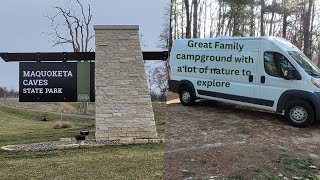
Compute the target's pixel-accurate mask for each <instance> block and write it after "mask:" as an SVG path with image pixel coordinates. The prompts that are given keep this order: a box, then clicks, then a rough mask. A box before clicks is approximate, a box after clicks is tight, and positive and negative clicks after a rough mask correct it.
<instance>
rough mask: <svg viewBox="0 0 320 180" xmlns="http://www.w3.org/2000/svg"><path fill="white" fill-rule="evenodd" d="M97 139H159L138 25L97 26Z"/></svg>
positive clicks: (95, 27)
mask: <svg viewBox="0 0 320 180" xmlns="http://www.w3.org/2000/svg"><path fill="white" fill-rule="evenodd" d="M94 29H95V38H96V60H95V62H96V63H95V90H96V92H95V94H96V102H95V104H96V139H97V140H128V139H129V140H130V139H131V140H134V139H153V138H156V137H157V132H156V126H155V121H154V114H153V109H152V104H151V98H150V93H149V90H148V85H147V78H146V73H145V69H144V62H143V58H142V52H141V47H140V38H139V26H137V25H96V26H94Z"/></svg>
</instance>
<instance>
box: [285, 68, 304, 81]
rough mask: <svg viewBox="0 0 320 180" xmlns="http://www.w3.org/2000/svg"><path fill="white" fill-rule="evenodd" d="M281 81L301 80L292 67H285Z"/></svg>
mask: <svg viewBox="0 0 320 180" xmlns="http://www.w3.org/2000/svg"><path fill="white" fill-rule="evenodd" d="M283 79H286V80H301V76H300V74H299V73H298V71H297V70H296V69H294V68H293V67H286V68H285V70H284V72H283Z"/></svg>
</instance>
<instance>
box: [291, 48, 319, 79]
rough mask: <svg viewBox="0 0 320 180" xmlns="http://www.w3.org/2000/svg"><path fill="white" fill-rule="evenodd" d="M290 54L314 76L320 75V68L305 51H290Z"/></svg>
mask: <svg viewBox="0 0 320 180" xmlns="http://www.w3.org/2000/svg"><path fill="white" fill-rule="evenodd" d="M288 53H289V55H290V56H291V57H292V58H293V59H294V60H295V61H296V62H297V63H298V64H299V65H300V66H301V67H302V68H303V69H304V70H305V71H306V73H308V74H309V75H310V76H312V77H320V69H319V68H318V67H317V66H316V65H314V64H313V63H312V62H311V60H310V59H309V58H308V57H307V56H305V55H304V54H303V53H301V52H298V51H288Z"/></svg>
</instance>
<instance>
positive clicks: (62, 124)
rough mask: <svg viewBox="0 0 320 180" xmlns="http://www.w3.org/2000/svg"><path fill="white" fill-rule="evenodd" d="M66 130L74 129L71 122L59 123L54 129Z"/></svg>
mask: <svg viewBox="0 0 320 180" xmlns="http://www.w3.org/2000/svg"><path fill="white" fill-rule="evenodd" d="M66 128H72V125H71V124H70V123H69V122H57V123H56V124H55V125H54V126H53V129H66Z"/></svg>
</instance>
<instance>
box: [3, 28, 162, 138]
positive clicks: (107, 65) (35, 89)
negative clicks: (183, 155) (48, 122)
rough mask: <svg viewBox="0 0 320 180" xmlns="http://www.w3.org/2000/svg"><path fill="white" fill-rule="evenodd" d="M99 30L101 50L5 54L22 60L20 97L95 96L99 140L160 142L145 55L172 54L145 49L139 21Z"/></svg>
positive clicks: (152, 57)
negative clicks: (142, 46)
mask: <svg viewBox="0 0 320 180" xmlns="http://www.w3.org/2000/svg"><path fill="white" fill-rule="evenodd" d="M94 29H95V45H96V48H95V49H96V52H51V53H0V57H1V58H2V59H3V60H4V61H6V62H20V72H19V73H20V92H19V93H20V97H19V98H20V101H28V102H30V101H32V102H41V101H42V102H53V101H54V102H61V101H62V102H67V101H68V102H75V101H95V120H96V131H95V132H96V134H95V138H96V140H98V141H101V140H102V141H103V140H120V142H122V143H147V142H156V140H158V139H156V138H157V132H156V125H155V120H154V114H153V109H152V103H151V98H150V93H149V90H148V85H147V78H146V73H145V67H144V61H143V60H166V59H167V57H168V53H167V52H141V46H140V36H139V26H138V25H96V26H94ZM119 47H120V48H119ZM91 61H94V63H92V62H91Z"/></svg>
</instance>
